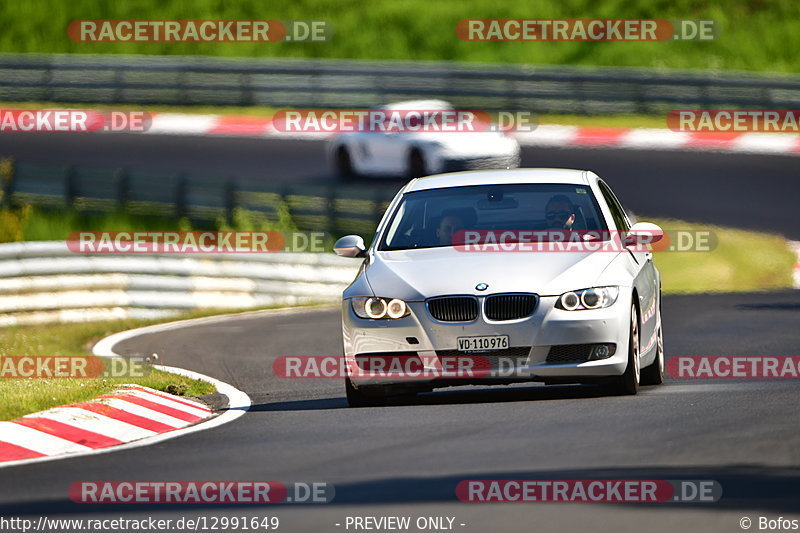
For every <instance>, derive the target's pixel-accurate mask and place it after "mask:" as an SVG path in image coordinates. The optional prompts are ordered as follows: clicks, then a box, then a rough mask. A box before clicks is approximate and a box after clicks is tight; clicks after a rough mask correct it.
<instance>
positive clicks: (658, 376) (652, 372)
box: [642, 321, 664, 385]
mask: <svg viewBox="0 0 800 533" xmlns="http://www.w3.org/2000/svg"><path fill="white" fill-rule="evenodd" d="M659 322H660V321H659ZM662 383H664V334H663V333H662V330H661V324H659V325H658V333H657V338H656V359H655V361H653V362H652V363H651V364H649V365H648V366H646V367H645V368H643V369H642V385H661V384H662Z"/></svg>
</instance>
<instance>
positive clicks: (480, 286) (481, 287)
mask: <svg viewBox="0 0 800 533" xmlns="http://www.w3.org/2000/svg"><path fill="white" fill-rule="evenodd" d="M488 288H489V285H487V284H486V283H478V284H477V285H475V289H477V290H479V291H485V290H486V289H488Z"/></svg>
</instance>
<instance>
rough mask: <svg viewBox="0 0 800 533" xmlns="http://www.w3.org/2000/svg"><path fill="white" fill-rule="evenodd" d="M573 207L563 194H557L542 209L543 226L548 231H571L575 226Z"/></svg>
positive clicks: (574, 210)
mask: <svg viewBox="0 0 800 533" xmlns="http://www.w3.org/2000/svg"><path fill="white" fill-rule="evenodd" d="M576 211H577V209H575V206H574V205H572V202H571V201H570V199H569V198H567V197H566V196H565V195H563V194H557V195H555V196H553V197H552V198H550V200H548V201H547V204H546V205H545V208H544V216H545V226H546V227H547V229H548V230H571V229H572V225H573V224H575V212H576Z"/></svg>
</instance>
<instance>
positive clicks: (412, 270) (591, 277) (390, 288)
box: [366, 247, 619, 301]
mask: <svg viewBox="0 0 800 533" xmlns="http://www.w3.org/2000/svg"><path fill="white" fill-rule="evenodd" d="M618 255H619V253H612V252H502V251H498V252H486V251H481V252H464V251H459V250H457V249H456V248H453V247H443V248H427V249H417V250H400V251H391V252H375V255H374V257H373V258H372V262H371V264H370V266H369V267H368V268H367V270H366V277H367V281H368V282H369V285H370V287H371V288H372V290H373V291H374V293H375V295H376V296H385V297H392V298H403V299H405V300H409V301H415V300H423V299H425V298H430V297H432V296H440V295H444V294H474V295H482V294H494V293H498V292H533V293H537V294H540V295H543V296H545V295H557V294H561V293H563V292H566V291H569V290H575V289H581V288H585V287H591V286H593V285H595V284H596V282H597V281H598V280H599V279H600V276H601V274H602V273H603V271H604V270H605V269H606V268H607V267H608V266H609V265H610V264H611V262H612V261H614V259H615V258H616V257H617V256H618ZM479 283H486V284H487V285H488V286H489V287H488V290H485V291H478V290H477V289H476V288H475V286H476V285H477V284H479Z"/></svg>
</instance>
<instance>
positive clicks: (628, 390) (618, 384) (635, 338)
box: [611, 303, 641, 395]
mask: <svg viewBox="0 0 800 533" xmlns="http://www.w3.org/2000/svg"><path fill="white" fill-rule="evenodd" d="M630 322H631V327H630V335H629V336H628V337H629V340H628V365H627V366H626V367H625V372H624V373H623V374H622V375H621V376H619V377H618V378H616V379H615V380H614V381H613V383H612V384H611V391H612V392H613V393H614V394H622V395H634V394H636V393H637V392H639V383H640V382H641V369H640V368H639V365H640V364H641V361H640V360H639V355H640V354H639V349H640V345H639V330H640V326H639V313H638V312H637V311H636V304H635V303H633V304H631V321H630Z"/></svg>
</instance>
